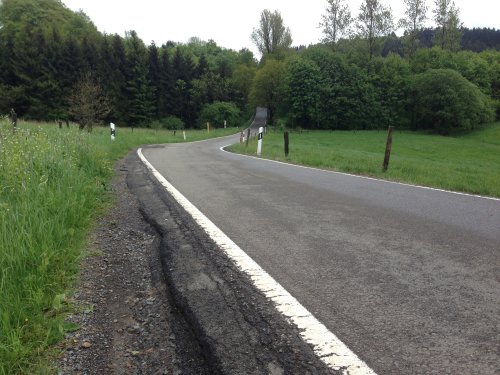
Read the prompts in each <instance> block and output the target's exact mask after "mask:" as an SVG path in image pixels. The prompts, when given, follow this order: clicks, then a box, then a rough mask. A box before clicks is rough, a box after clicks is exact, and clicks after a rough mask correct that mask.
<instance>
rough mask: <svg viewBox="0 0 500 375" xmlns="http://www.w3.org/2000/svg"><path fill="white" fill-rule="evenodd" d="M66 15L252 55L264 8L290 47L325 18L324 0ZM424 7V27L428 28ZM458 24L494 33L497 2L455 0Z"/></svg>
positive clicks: (82, 4)
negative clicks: (279, 22)
mask: <svg viewBox="0 0 500 375" xmlns="http://www.w3.org/2000/svg"><path fill="white" fill-rule="evenodd" d="M361 2H362V0H350V1H347V3H348V4H349V7H350V9H351V13H352V14H353V16H354V15H357V14H358V13H359V6H360V4H361ZM382 2H383V3H384V4H386V5H390V6H391V8H392V11H393V14H394V17H395V19H399V18H401V17H402V16H403V14H404V1H403V0H385V1H384V0H382ZM63 3H64V4H65V5H66V6H67V7H68V8H70V9H72V10H75V11H77V10H80V9H82V10H83V11H84V12H85V13H86V14H87V15H88V16H89V17H90V18H91V19H92V21H93V22H94V23H95V25H96V26H97V28H98V29H99V30H100V31H102V32H106V33H108V34H115V33H117V34H119V35H122V36H124V34H125V31H129V30H135V31H137V33H138V35H139V37H140V38H141V39H142V40H143V41H144V42H145V43H146V44H150V43H151V41H154V42H155V43H156V44H157V45H158V46H160V45H161V44H163V43H166V42H167V41H169V40H172V41H174V42H182V43H185V42H187V41H188V39H189V38H190V37H193V36H196V37H199V38H201V39H202V40H209V39H213V40H214V41H215V42H216V43H217V45H219V46H221V47H226V48H232V49H234V50H240V49H241V48H248V49H250V50H252V51H254V52H256V48H255V46H254V45H253V43H252V41H251V40H250V34H251V33H252V30H253V28H255V27H257V26H258V23H259V17H260V13H261V12H262V10H264V9H269V10H271V11H274V10H278V11H279V12H280V13H281V15H282V17H283V20H284V22H285V25H286V26H288V27H289V28H290V30H291V32H292V38H293V45H306V46H307V45H309V44H311V43H317V42H318V41H319V39H320V38H321V30H320V29H319V28H318V24H319V22H320V19H321V15H322V14H324V13H325V7H326V5H327V1H326V0H305V1H290V0H250V1H241V2H240V1H237V0H210V1H205V0H175V1H168V0H141V1H132V0H130V1H124V0H63ZM427 4H428V6H429V8H430V9H429V12H428V17H429V18H430V19H429V20H428V22H427V23H428V26H433V25H434V23H433V21H432V9H433V7H434V0H427ZM455 4H456V5H457V7H458V8H459V9H460V19H461V21H462V22H463V23H464V25H465V26H466V27H469V28H472V27H490V28H495V29H499V28H500V1H498V0H455Z"/></svg>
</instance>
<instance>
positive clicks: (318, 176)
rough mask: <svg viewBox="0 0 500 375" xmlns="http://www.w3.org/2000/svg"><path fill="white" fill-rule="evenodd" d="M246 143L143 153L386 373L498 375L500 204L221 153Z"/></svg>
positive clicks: (231, 140)
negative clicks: (232, 146)
mask: <svg viewBox="0 0 500 375" xmlns="http://www.w3.org/2000/svg"><path fill="white" fill-rule="evenodd" d="M238 140H239V136H235V137H230V138H224V139H218V140H211V141H205V142H199V143H191V144H169V145H165V146H163V147H153V148H144V149H143V150H142V153H143V154H144V156H145V157H146V158H147V159H148V161H149V162H150V163H151V164H152V165H153V166H154V167H155V168H156V169H157V170H158V171H159V172H160V173H161V174H162V175H163V176H164V177H165V178H166V179H167V180H168V181H169V182H170V183H171V184H172V185H174V186H175V187H176V188H177V189H178V190H179V191H180V192H181V193H182V194H183V195H184V196H185V197H186V198H187V199H188V200H189V201H190V202H191V203H193V204H194V205H195V206H196V207H198V209H199V210H200V211H201V212H203V213H204V214H205V215H206V216H207V217H208V218H209V219H210V220H211V221H212V222H214V223H215V224H216V225H217V226H218V227H219V228H220V229H221V230H222V231H223V232H224V233H225V234H227V235H228V236H229V237H230V238H231V239H232V240H233V241H234V242H235V243H236V244H237V245H238V246H239V247H240V248H241V249H243V250H244V251H245V252H246V253H247V254H248V255H249V256H250V257H251V258H252V259H253V260H255V261H256V262H257V263H258V264H259V265H260V266H261V267H262V268H264V269H265V270H266V271H267V272H268V273H269V274H270V275H271V276H272V277H273V278H274V279H275V280H277V281H278V282H279V283H280V284H281V285H282V286H283V287H284V288H285V289H286V290H287V291H288V292H290V293H291V294H292V295H293V296H294V297H295V298H296V299H297V300H298V301H299V302H300V303H301V304H302V305H303V306H305V307H306V308H307V309H308V310H309V311H310V312H311V313H312V314H314V315H315V316H316V318H317V319H318V320H319V321H320V322H322V323H323V324H324V325H325V326H326V327H327V328H328V329H329V330H330V331H331V332H333V333H334V334H335V335H337V337H339V338H340V339H341V340H342V341H343V342H344V343H345V344H346V345H347V346H348V347H349V348H350V349H351V350H352V351H354V352H355V353H356V354H357V355H358V356H359V357H360V358H361V359H362V360H363V361H365V362H366V363H367V364H368V365H369V366H370V367H371V368H372V369H373V370H374V371H375V372H377V373H378V374H458V373H460V374H483V375H484V374H492V375H493V374H498V373H500V355H499V349H500V348H499V343H500V335H499V322H500V316H499V306H500V304H499V302H500V283H499V275H500V273H499V265H500V201H499V200H494V199H485V198H480V197H473V196H467V195H459V194H452V193H448V192H442V191H436V190H430V189H423V188H419V187H412V186H406V185H400V184H394V183H388V182H384V181H378V180H373V179H365V178H359V177H355V176H348V175H344V174H338V173H333V172H328V171H319V170H314V169H308V168H301V167H297V166H291V165H285V164H280V163H275V162H270V161H266V160H261V159H257V158H249V157H246V156H242V155H236V154H231V153H228V152H223V151H221V150H220V148H221V147H222V146H226V145H228V144H230V143H234V142H237V141H238ZM264 147H265V143H264Z"/></svg>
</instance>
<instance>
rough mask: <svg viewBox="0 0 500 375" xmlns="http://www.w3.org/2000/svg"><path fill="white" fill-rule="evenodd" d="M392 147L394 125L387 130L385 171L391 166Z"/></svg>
mask: <svg viewBox="0 0 500 375" xmlns="http://www.w3.org/2000/svg"><path fill="white" fill-rule="evenodd" d="M391 147H392V126H389V129H388V130H387V143H386V145H385V157H384V165H383V169H384V172H386V171H387V168H389V158H390V157H391Z"/></svg>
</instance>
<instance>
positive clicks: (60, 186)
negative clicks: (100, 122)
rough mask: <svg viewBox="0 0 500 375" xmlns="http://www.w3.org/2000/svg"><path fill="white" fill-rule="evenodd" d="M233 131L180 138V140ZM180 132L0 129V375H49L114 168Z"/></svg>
mask: <svg viewBox="0 0 500 375" xmlns="http://www.w3.org/2000/svg"><path fill="white" fill-rule="evenodd" d="M237 131H238V130H237V129H236V128H233V129H227V130H223V129H221V130H216V131H213V132H211V133H209V134H207V132H206V131H187V132H186V133H187V140H188V141H194V140H200V139H205V138H208V137H217V136H223V135H229V134H234V133H236V132H237ZM182 141H183V137H182V131H181V132H179V131H178V132H177V135H176V136H173V134H172V132H167V131H155V130H147V129H135V130H134V131H132V130H131V129H125V128H118V129H117V137H116V140H115V141H114V142H111V140H110V134H109V129H108V128H96V129H94V131H93V132H92V133H87V132H85V131H83V132H82V131H79V130H78V129H77V128H76V127H75V126H73V127H71V128H63V129H58V127H57V126H55V125H54V124H29V123H24V122H20V123H19V130H18V131H17V133H16V134H13V133H12V129H11V126H10V124H9V123H8V122H7V120H5V119H4V120H1V119H0V375H7V374H35V373H36V374H44V373H54V369H53V368H52V364H51V358H52V357H53V355H54V354H57V349H56V347H55V346H54V345H53V344H55V343H57V342H58V341H59V340H60V339H61V338H62V337H63V336H64V333H65V332H66V331H67V330H71V329H75V327H72V326H69V325H68V324H67V323H65V322H64V317H65V314H66V313H67V311H69V310H70V309H71V306H69V305H68V303H69V302H68V299H67V298H66V294H67V293H68V290H70V289H71V287H72V285H73V283H74V281H75V279H76V278H77V276H78V272H79V263H80V259H81V257H82V256H83V255H84V254H85V245H86V236H87V235H88V233H89V231H90V230H91V228H92V226H93V223H94V222H95V220H96V218H97V217H98V215H100V214H102V213H103V212H104V210H105V208H106V207H107V206H108V205H109V204H110V203H111V202H112V200H113V196H112V194H111V191H110V188H109V186H110V180H111V178H112V176H113V163H114V161H116V160H117V159H119V158H120V157H122V156H124V155H125V154H126V153H127V152H128V151H129V150H130V149H131V148H133V147H136V146H138V145H142V144H150V143H165V142H182Z"/></svg>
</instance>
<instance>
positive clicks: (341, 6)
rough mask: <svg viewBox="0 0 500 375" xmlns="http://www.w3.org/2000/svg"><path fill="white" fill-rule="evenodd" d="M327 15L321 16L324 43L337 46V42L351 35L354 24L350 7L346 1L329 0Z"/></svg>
mask: <svg viewBox="0 0 500 375" xmlns="http://www.w3.org/2000/svg"><path fill="white" fill-rule="evenodd" d="M327 2H328V6H327V7H326V14H323V15H322V16H321V22H320V24H319V26H320V27H322V28H323V43H327V44H330V45H331V46H332V47H334V46H335V43H336V42H337V40H338V39H339V38H340V37H342V36H346V35H348V34H349V31H350V25H351V23H352V17H351V11H350V10H349V5H347V4H345V3H344V0H327Z"/></svg>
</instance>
